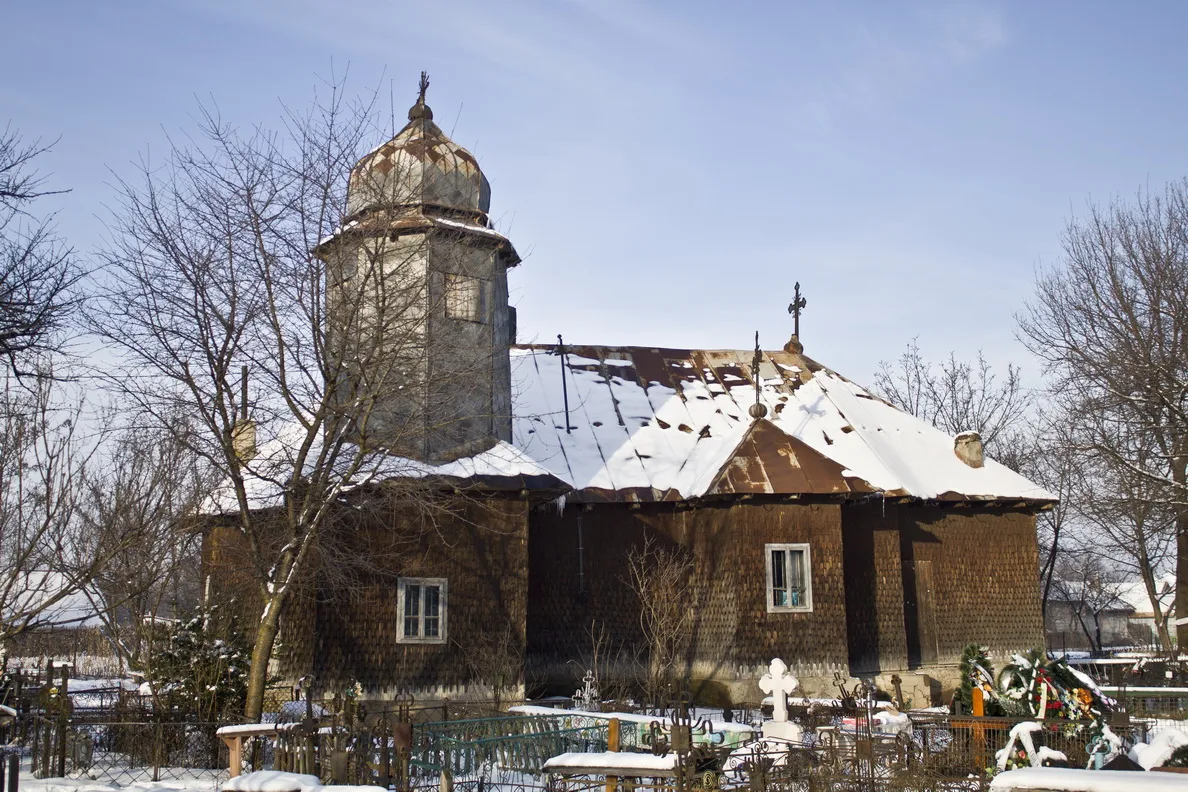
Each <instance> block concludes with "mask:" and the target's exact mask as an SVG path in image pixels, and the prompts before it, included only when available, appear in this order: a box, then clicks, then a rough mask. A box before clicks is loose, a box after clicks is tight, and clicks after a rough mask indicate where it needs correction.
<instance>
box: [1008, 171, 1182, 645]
mask: <svg viewBox="0 0 1188 792" xmlns="http://www.w3.org/2000/svg"><path fill="white" fill-rule="evenodd" d="M1063 247H1064V256H1063V260H1062V262H1061V264H1060V265H1059V266H1058V267H1056V268H1053V269H1050V270H1047V271H1045V272H1042V273H1041V274H1040V276H1039V281H1038V284H1037V292H1036V296H1035V297H1034V298H1033V299H1032V300H1031V301H1029V303H1028V306H1027V309H1026V311H1025V312H1024V314H1023V315H1022V316H1021V317H1020V320H1019V323H1020V333H1021V336H1022V339H1023V341H1024V343H1025V344H1027V345H1028V347H1029V348H1030V349H1031V351H1032V352H1033V353H1034V354H1035V355H1036V356H1037V357H1039V358H1040V359H1041V360H1043V361H1044V362H1045V363H1046V364H1047V374H1048V378H1049V398H1050V400H1051V401H1053V402H1055V403H1057V404H1059V405H1060V406H1061V408H1062V409H1063V410H1064V411H1065V413H1066V414H1067V416H1068V420H1069V421H1070V422H1071V424H1072V425H1073V426H1074V427H1075V432H1073V436H1074V437H1075V439H1076V442H1077V446H1078V449H1079V450H1081V451H1084V452H1086V453H1089V454H1091V455H1094V456H1097V457H1100V458H1101V459H1102V460H1103V461H1105V462H1107V463H1108V464H1109V465H1110V466H1112V467H1114V468H1115V469H1117V470H1128V471H1130V472H1131V473H1133V474H1135V475H1137V476H1139V477H1142V478H1145V479H1146V480H1148V481H1149V482H1150V483H1151V484H1152V485H1153V486H1154V491H1145V494H1143V496H1142V497H1143V498H1150V499H1151V500H1153V501H1156V502H1161V503H1164V504H1166V505H1167V506H1169V507H1170V508H1172V510H1173V511H1174V520H1175V535H1176V537H1177V551H1176V555H1177V579H1178V582H1177V588H1176V604H1175V609H1176V614H1177V617H1178V619H1177V621H1178V625H1177V633H1178V636H1177V637H1178V643H1179V644H1180V645H1181V646H1183V645H1185V643H1188V619H1184V617H1183V615H1182V614H1185V613H1188V510H1185V509H1184V505H1185V503H1186V502H1188V498H1186V497H1185V496H1186V495H1188V289H1186V288H1185V286H1184V284H1185V283H1188V181H1181V182H1176V183H1173V184H1170V185H1168V186H1167V187H1166V188H1165V189H1164V190H1163V191H1162V192H1161V193H1156V194H1152V193H1150V192H1149V191H1142V192H1140V193H1139V194H1138V195H1137V197H1136V199H1135V200H1134V201H1133V202H1132V203H1123V202H1120V201H1118V202H1115V203H1112V204H1111V205H1110V206H1108V207H1100V206H1090V207H1089V209H1088V213H1087V216H1086V217H1085V218H1084V219H1083V220H1078V219H1073V220H1071V221H1070V222H1069V224H1068V227H1067V228H1066V230H1065V233H1064V239H1063ZM1180 620H1183V621H1180Z"/></svg>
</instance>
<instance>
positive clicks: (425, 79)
mask: <svg viewBox="0 0 1188 792" xmlns="http://www.w3.org/2000/svg"><path fill="white" fill-rule="evenodd" d="M428 90H429V72H426V71H423V72H421V84H420V93H419V94H418V96H417V101H418V102H420V103H421V104H425V91H428Z"/></svg>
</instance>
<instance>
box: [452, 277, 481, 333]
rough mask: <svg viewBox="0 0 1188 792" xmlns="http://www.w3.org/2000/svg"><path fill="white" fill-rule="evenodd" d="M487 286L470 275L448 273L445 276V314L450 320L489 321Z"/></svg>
mask: <svg viewBox="0 0 1188 792" xmlns="http://www.w3.org/2000/svg"><path fill="white" fill-rule="evenodd" d="M484 285H485V284H484V283H483V282H482V281H481V280H479V279H478V278H472V277H470V276H469V275H455V274H453V273H446V276H445V313H446V316H447V317H449V318H450V319H463V320H465V321H467V322H485V321H487V315H486V305H484V303H485V300H484V299H483V298H484V297H485V291H486V290H485V289H484V288H483V286H484Z"/></svg>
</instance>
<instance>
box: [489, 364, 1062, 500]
mask: <svg viewBox="0 0 1188 792" xmlns="http://www.w3.org/2000/svg"><path fill="white" fill-rule="evenodd" d="M569 349H571V350H572V354H567V355H566V360H565V365H564V367H563V366H562V360H561V357H560V356H558V355H557V354H556V351H555V350H556V348H555V347H552V346H548V347H545V346H523V347H517V348H514V349H513V350H512V379H513V383H514V385H513V387H514V391H513V397H512V398H513V413H514V415H513V418H514V421H513V426H514V428H513V434H514V443H515V445H516V446H517V447H518V448H520V449H522V450H523V451H524V452H525V453H527V454H528V455H529V456H531V457H532V458H533V459H535V460H537V461H538V462H539V463H540V464H541V465H543V466H544V467H545V468H547V469H548V470H549V471H551V472H552V473H553V474H554V475H556V476H557V477H558V478H560V479H562V480H563V481H565V482H567V483H569V484H570V485H572V486H573V487H574V488H575V489H577V490H579V491H582V490H594V491H611V492H623V491H627V490H633V491H636V492H637V493H638V492H640V491H650V492H652V493H653V494H654V497H666V498H671V497H672V495H673V494H675V495H676V496H678V497H680V498H696V497H701V496H704V495H707V494H713V488H714V486H715V483H716V482H719V481H720V480H721V476H722V474H723V472H724V471H725V470H726V469H727V468H728V466H729V464H730V463H732V462H735V457H736V454H737V453H738V451H739V449H740V448H742V447H743V441H744V439H746V438H747V437H748V433H749V431H751V429H752V424H753V423H754V421H753V420H752V419H751V417H750V416H749V414H748V408H749V407H750V406H751V405H753V404H754V402H755V387H754V381H753V377H752V374H751V363H750V361H751V358H752V357H753V354H754V353H753V352H751V351H747V350H698V351H688V350H671V349H648V348H642V347H610V348H601V347H570V348H569ZM563 370H564V372H565V377H566V387H567V391H568V399H569V421H568V431H567V430H566V420H565V416H564V405H563V399H564V397H563V391H562V384H561V383H562V371H563ZM759 377H760V386H761V387H760V402H761V403H762V404H763V405H764V406H766V408H767V416H766V419H765V421H766V422H767V423H768V424H770V425H771V426H772V427H774V428H775V429H777V430H778V432H774V433H773V432H768V435H769V436H768V437H767V438H766V439H765V440H764V441H763V443H764V444H766V445H767V446H769V447H770V446H771V444H772V443H773V442H774V441H773V438H772V437H771V435H775V436H776V437H777V438H779V443H782V446H783V447H782V448H775V449H774V451H775V452H776V455H782V456H784V457H789V456H790V457H791V458H792V459H793V460H794V461H795V462H797V463H798V464H799V466H800V467H801V468H805V467H806V465H815V466H816V467H817V468H818V469H819V471H823V470H825V469H826V467H827V466H825V465H822V461H823V460H827V461H830V462H832V463H833V464H834V465H835V466H837V467H838V468H840V470H838V471H837V474H836V475H835V476H834V478H835V479H837V480H838V481H837V489H836V490H835V491H851V492H862V491H866V492H869V491H880V492H883V493H886V494H889V495H903V496H911V497H917V498H923V499H943V500H963V499H973V500H998V499H1020V500H1031V501H1049V500H1055V496H1053V495H1052V494H1051V493H1049V492H1047V491H1046V490H1044V489H1043V488H1041V487H1039V486H1037V485H1035V484H1033V483H1032V482H1030V481H1028V480H1027V479H1025V478H1023V477H1022V476H1020V475H1019V474H1017V473H1015V472H1014V471H1012V470H1010V469H1009V468H1007V467H1005V466H1003V465H1000V464H998V463H997V462H994V461H993V460H990V459H987V460H986V462H985V466H984V467H981V468H972V467H969V466H968V465H966V464H965V463H964V462H962V461H961V460H960V459H959V458H958V457H957V456H956V454H955V453H954V452H953V438H952V437H950V436H949V435H947V434H945V433H943V432H941V431H940V430H939V429H936V428H935V427H933V426H932V425H930V424H928V423H927V422H926V421H923V420H921V419H919V418H916V417H914V416H912V415H909V414H907V413H905V412H903V411H902V410H899V409H898V408H896V407H893V406H892V405H890V404H888V403H887V402H885V401H883V400H881V399H879V398H877V397H875V396H873V395H871V394H870V393H869V392H867V391H866V390H864V389H863V388H861V387H859V386H857V385H855V384H854V383H852V382H850V381H849V380H847V379H845V378H843V377H841V376H839V375H837V374H836V373H834V372H832V371H830V370H828V369H825V368H824V367H822V366H820V365H819V364H817V363H815V362H814V361H812V360H809V359H808V358H805V357H803V356H801V355H795V354H793V353H789V352H764V353H763V360H762V363H761V364H760V369H759ZM760 423H763V422H760ZM777 444H778V443H777ZM760 453H761V452H760ZM769 456H773V455H772V454H769ZM747 462H748V460H741V461H739V462H737V464H741V465H744V466H745V465H746V464H747ZM768 478H769V479H770V478H771V477H770V476H769V477H768ZM843 481H844V483H843ZM774 484H775V481H774V480H769V481H768V482H766V483H765V484H764V486H765V487H766V490H764V491H769V492H780V491H789V490H781V489H779V488H776V487H775V486H774ZM798 491H802V492H809V491H818V490H814V489H802V490H798Z"/></svg>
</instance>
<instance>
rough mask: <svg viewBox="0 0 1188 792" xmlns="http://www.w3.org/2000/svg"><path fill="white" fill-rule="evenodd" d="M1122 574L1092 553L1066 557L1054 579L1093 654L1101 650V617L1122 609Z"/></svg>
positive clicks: (1059, 594) (1060, 596)
mask: <svg viewBox="0 0 1188 792" xmlns="http://www.w3.org/2000/svg"><path fill="white" fill-rule="evenodd" d="M1121 583H1122V573H1120V572H1119V571H1118V570H1114V569H1110V568H1109V566H1108V565H1107V564H1106V562H1104V561H1103V560H1102V558H1101V556H1100V555H1098V554H1097V553H1093V552H1082V553H1076V554H1065V555H1064V556H1063V557H1062V558H1061V562H1060V567H1059V568H1058V569H1057V573H1056V577H1055V579H1054V588H1055V593H1056V595H1057V598H1058V599H1059V600H1061V601H1063V602H1065V603H1066V604H1067V606H1068V608H1069V611H1070V614H1071V616H1072V618H1073V619H1074V620H1075V621H1076V623H1077V625H1078V626H1079V627H1080V629H1081V632H1082V633H1083V634H1084V635H1085V639H1086V640H1087V641H1088V642H1089V646H1090V647H1091V648H1092V649H1093V651H1095V652H1101V651H1102V649H1103V640H1102V617H1103V615H1104V614H1105V612H1106V611H1109V610H1115V609H1119V608H1122V607H1123V606H1124V605H1125V603H1124V602H1123V600H1122V596H1121Z"/></svg>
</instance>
